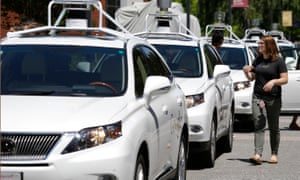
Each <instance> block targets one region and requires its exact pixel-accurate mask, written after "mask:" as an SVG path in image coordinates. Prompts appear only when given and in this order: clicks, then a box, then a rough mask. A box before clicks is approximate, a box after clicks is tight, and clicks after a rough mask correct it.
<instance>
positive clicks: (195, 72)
mask: <svg viewBox="0 0 300 180" xmlns="http://www.w3.org/2000/svg"><path fill="white" fill-rule="evenodd" d="M154 46H155V47H156V49H157V50H158V51H159V52H160V54H161V55H162V56H163V57H164V59H165V61H166V62H167V64H168V66H169V67H170V69H171V71H172V72H173V74H174V76H176V77H199V76H201V75H202V63H201V62H202V61H201V58H200V57H201V56H200V50H199V48H198V47H191V46H174V45H154Z"/></svg>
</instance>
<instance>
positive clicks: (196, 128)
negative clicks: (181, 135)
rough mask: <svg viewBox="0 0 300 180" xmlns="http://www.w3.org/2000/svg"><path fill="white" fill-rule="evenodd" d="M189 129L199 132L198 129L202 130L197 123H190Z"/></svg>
mask: <svg viewBox="0 0 300 180" xmlns="http://www.w3.org/2000/svg"><path fill="white" fill-rule="evenodd" d="M191 131H192V132H193V133H199V132H200V131H202V128H201V126H199V125H192V126H191Z"/></svg>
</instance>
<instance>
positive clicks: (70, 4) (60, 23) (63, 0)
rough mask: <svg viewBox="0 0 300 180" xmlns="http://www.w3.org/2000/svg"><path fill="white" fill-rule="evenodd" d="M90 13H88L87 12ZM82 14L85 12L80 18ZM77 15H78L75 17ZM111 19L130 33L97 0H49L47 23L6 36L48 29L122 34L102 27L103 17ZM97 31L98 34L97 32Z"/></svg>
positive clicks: (53, 32) (53, 33)
mask: <svg viewBox="0 0 300 180" xmlns="http://www.w3.org/2000/svg"><path fill="white" fill-rule="evenodd" d="M54 5H55V6H54ZM54 7H55V8H56V9H58V8H61V10H60V13H59V15H58V16H57V17H56V19H52V17H53V15H54V13H53V9H54ZM94 9H95V10H98V12H99V13H98V14H99V15H98V17H96V20H94V21H96V23H94V24H96V25H95V26H92V25H91V24H92V23H91V22H90V21H92V16H91V12H92V10H94ZM71 12H76V13H74V14H75V16H74V15H73V16H72V17H71V18H70V17H68V16H69V15H70V14H72V13H71ZM89 13H90V14H89ZM82 14H86V16H85V17H84V18H82ZM76 15H78V17H76ZM104 17H105V18H106V19H108V20H109V21H111V22H112V23H113V24H114V25H115V26H116V27H117V29H118V30H119V31H121V32H123V33H126V34H130V33H129V32H128V31H127V30H126V29H125V28H124V27H123V26H121V25H120V24H119V23H118V22H117V21H115V20H114V19H113V18H112V17H111V16H110V15H109V14H108V13H106V12H105V11H104V10H103V8H102V4H101V2H100V1H99V0H51V1H50V2H49V4H48V25H47V26H43V27H37V28H33V29H27V30H23V31H17V32H9V33H8V34H7V37H20V36H26V35H30V34H32V33H40V32H45V31H49V35H55V34H56V32H57V31H83V32H90V33H92V32H95V33H96V32H99V33H104V34H109V35H112V36H118V37H122V36H123V35H124V34H123V33H120V32H119V31H116V30H113V29H109V28H106V27H103V22H102V21H103V18H104ZM99 33H98V34H99Z"/></svg>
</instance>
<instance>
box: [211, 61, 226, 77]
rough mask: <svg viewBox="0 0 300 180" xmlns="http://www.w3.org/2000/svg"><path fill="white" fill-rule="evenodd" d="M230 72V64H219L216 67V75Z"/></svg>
mask: <svg viewBox="0 0 300 180" xmlns="http://www.w3.org/2000/svg"><path fill="white" fill-rule="evenodd" d="M223 74H224V75H226V74H228V75H229V74H230V68H229V66H228V65H223V64H218V65H216V66H215V69H214V77H218V76H220V75H223Z"/></svg>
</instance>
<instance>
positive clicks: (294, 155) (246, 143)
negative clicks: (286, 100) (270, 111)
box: [187, 116, 300, 180]
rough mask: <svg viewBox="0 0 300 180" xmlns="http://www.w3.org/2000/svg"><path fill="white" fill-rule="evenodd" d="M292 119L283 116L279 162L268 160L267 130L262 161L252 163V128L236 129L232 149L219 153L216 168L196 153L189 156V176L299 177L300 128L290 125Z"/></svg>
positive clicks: (221, 179)
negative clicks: (206, 164) (204, 163)
mask: <svg viewBox="0 0 300 180" xmlns="http://www.w3.org/2000/svg"><path fill="white" fill-rule="evenodd" d="M299 118H300V117H299ZM291 119H292V117H291V116H281V117H280V129H281V142H280V146H279V163H278V164H268V163H267V161H268V159H269V158H270V151H271V150H270V141H269V131H268V130H267V131H266V134H265V135H266V136H265V146H264V152H263V160H264V162H263V164H262V165H253V164H251V163H250V162H249V160H248V159H249V157H251V156H252V155H253V151H254V144H253V139H254V136H253V132H252V131H235V133H234V142H233V150H232V152H231V153H223V154H222V153H221V154H219V155H218V157H217V159H216V162H215V166H214V167H213V168H206V167H205V165H203V164H201V159H196V158H195V157H193V159H191V160H189V164H188V171H187V179H188V180H300V131H295V130H289V129H288V126H289V123H290V121H291ZM298 124H300V119H299V120H298Z"/></svg>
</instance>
